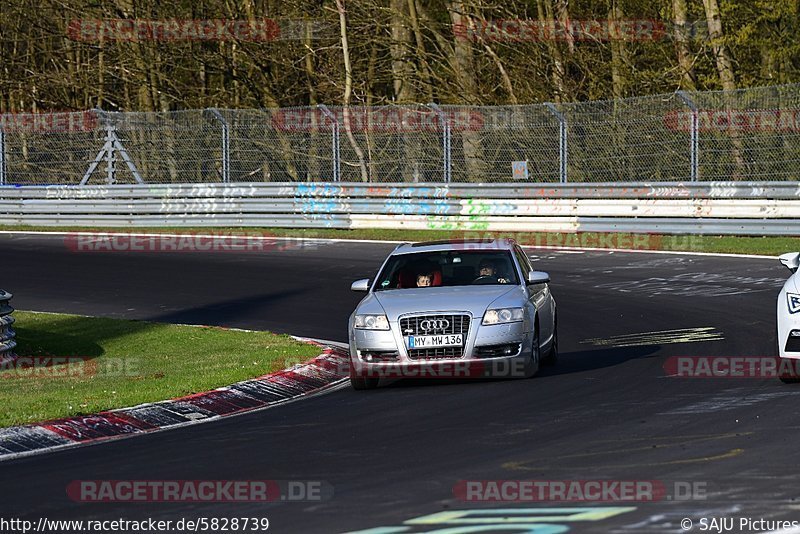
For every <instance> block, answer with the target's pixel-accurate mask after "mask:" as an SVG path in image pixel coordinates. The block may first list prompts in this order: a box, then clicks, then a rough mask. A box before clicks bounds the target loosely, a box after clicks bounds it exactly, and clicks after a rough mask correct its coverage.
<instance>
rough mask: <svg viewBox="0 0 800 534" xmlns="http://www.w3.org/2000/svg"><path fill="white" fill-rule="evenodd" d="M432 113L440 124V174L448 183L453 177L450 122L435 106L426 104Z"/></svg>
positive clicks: (440, 109)
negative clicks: (437, 117) (433, 112)
mask: <svg viewBox="0 0 800 534" xmlns="http://www.w3.org/2000/svg"><path fill="white" fill-rule="evenodd" d="M428 107H430V108H431V109H432V110H433V111H435V112H436V114H437V115H438V116H439V122H441V124H442V167H443V168H442V172H443V177H444V182H445V183H448V184H449V183H450V180H451V179H452V177H453V157H452V153H451V148H452V143H451V128H450V121H449V120H447V115H446V114H445V112H444V111H443V110H442V108H440V107H439V106H438V105H437V104H434V103H430V104H428Z"/></svg>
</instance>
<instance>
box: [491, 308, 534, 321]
mask: <svg viewBox="0 0 800 534" xmlns="http://www.w3.org/2000/svg"><path fill="white" fill-rule="evenodd" d="M523 316H524V313H523V310H522V308H498V309H496V310H486V313H485V314H483V324H484V325H493V324H504V323H516V322H519V321H521V320H522V317H523Z"/></svg>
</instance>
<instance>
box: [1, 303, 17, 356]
mask: <svg viewBox="0 0 800 534" xmlns="http://www.w3.org/2000/svg"><path fill="white" fill-rule="evenodd" d="M10 300H11V293H9V292H7V291H3V290H2V289H0V364H3V363H7V362H9V361H12V360H14V359H15V358H16V357H17V356H16V354H14V348H15V347H16V346H17V342H16V341H14V329H13V328H12V326H13V324H14V317H12V316H11V313H12V312H13V311H14V308H12V307H11V304H9V301H10Z"/></svg>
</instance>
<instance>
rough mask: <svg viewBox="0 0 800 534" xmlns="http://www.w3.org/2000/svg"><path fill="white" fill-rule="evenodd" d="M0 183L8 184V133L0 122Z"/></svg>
mask: <svg viewBox="0 0 800 534" xmlns="http://www.w3.org/2000/svg"><path fill="white" fill-rule="evenodd" d="M0 185H6V134H5V132H4V131H3V123H2V122H0Z"/></svg>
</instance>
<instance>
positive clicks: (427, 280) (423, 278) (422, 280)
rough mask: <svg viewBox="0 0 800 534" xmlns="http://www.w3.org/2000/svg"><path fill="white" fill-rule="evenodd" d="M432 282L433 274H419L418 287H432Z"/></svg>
mask: <svg viewBox="0 0 800 534" xmlns="http://www.w3.org/2000/svg"><path fill="white" fill-rule="evenodd" d="M431 284H433V275H432V274H431V273H422V274H418V275H417V287H430V286H431Z"/></svg>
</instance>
